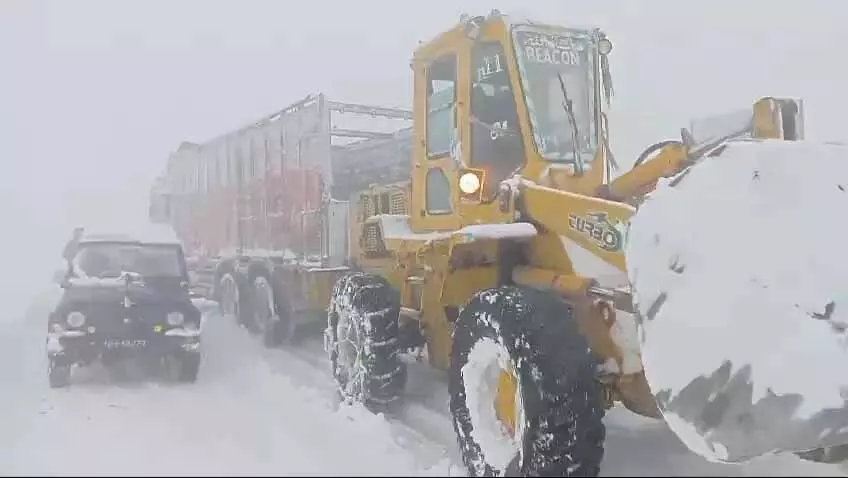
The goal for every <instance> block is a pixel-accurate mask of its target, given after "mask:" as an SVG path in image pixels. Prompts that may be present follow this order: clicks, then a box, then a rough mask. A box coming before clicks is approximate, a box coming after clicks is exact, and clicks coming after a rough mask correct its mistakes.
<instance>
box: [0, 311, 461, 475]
mask: <svg viewBox="0 0 848 478" xmlns="http://www.w3.org/2000/svg"><path fill="white" fill-rule="evenodd" d="M39 312H41V311H39ZM217 318H220V317H217ZM42 323H43V319H42V317H39V316H30V317H27V323H23V324H16V325H17V326H18V328H17V330H14V331H12V330H6V331H4V333H3V335H2V338H3V340H2V344H0V353H2V354H3V359H4V360H3V362H2V363H3V370H2V376H0V378H2V379H3V380H2V385H0V387H2V388H0V396H2V399H3V401H4V402H5V403H3V405H4V406H3V412H2V413H3V420H2V422H0V423H2V432H0V433H1V435H0V440H2V441H0V474H4V475H5V474H27V475H32V474H47V475H55V474H74V475H81V474H94V475H107V474H134V475H141V474H151V475H166V474H178V475H184V474H212V475H252V474H257V475H279V474H321V475H331V474H345V475H367V474H372V473H376V474H377V475H384V476H385V475H417V474H421V473H433V472H436V473H438V474H441V473H444V472H446V471H447V468H446V467H447V465H445V464H444V463H442V462H441V461H440V460H437V461H436V462H435V463H422V462H420V460H419V457H417V456H415V455H413V454H412V453H409V452H408V451H407V450H405V449H404V448H402V447H401V445H399V444H398V443H397V442H396V441H395V440H394V439H393V437H392V434H391V433H389V424H388V423H387V422H386V420H385V419H384V418H382V417H380V416H375V415H371V414H369V413H367V412H365V411H364V410H362V409H360V408H359V407H341V408H337V407H334V404H333V402H332V400H330V399H329V397H327V396H326V395H321V394H319V393H317V392H316V391H314V390H310V389H306V388H301V387H298V386H296V385H295V384H293V382H292V380H291V379H289V378H288V377H286V376H285V375H280V374H276V373H274V372H272V370H271V367H270V366H268V364H267V363H266V362H265V361H264V360H262V359H261V357H260V354H259V353H258V352H259V350H261V349H260V346H259V344H258V343H257V341H255V340H252V339H251V338H250V337H249V336H248V335H247V334H246V333H245V332H244V331H243V330H241V329H240V328H238V327H236V326H235V325H233V324H232V323H230V322H224V321H222V320H214V319H210V320H207V325H206V329H205V333H207V334H208V335H207V337H206V343H205V346H206V347H207V348H206V349H205V351H204V352H205V356H204V363H203V364H202V366H201V375H200V378H199V380H198V382H197V383H196V384H194V385H174V384H170V383H165V382H159V381H157V380H155V378H154V379H148V380H144V381H128V382H125V383H109V382H108V381H107V380H106V378H105V377H106V374H105V373H102V371H101V370H97V369H87V370H86V369H83V370H80V373H77V374H75V379H74V380H75V382H74V384H73V385H72V387H71V388H69V389H65V390H51V389H49V388H48V387H47V386H46V381H45V373H44V372H45V364H44V360H43V351H42V347H41V344H43V335H40V333H41V332H42V331H43V328H42V327H40V326H41V325H42ZM13 334H14V335H13ZM22 359H23V360H22ZM437 458H438V457H437ZM433 466H442V467H443V468H444V470H430V471H428V468H430V467H433Z"/></svg>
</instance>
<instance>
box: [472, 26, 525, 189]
mask: <svg viewBox="0 0 848 478" xmlns="http://www.w3.org/2000/svg"><path fill="white" fill-rule="evenodd" d="M472 59H473V60H472V61H473V63H472V67H473V68H474V71H472V75H471V81H472V84H471V116H472V118H471V121H472V125H471V162H472V164H473V165H474V166H475V167H479V168H482V169H485V170H486V173H487V177H488V179H487V181H486V183H487V185H488V186H490V187H495V186H496V185H497V183H498V182H500V181H502V180H504V179H506V178H508V177H509V176H510V175H511V173H512V172H513V171H514V170H516V169H517V168H519V167H520V166H521V165H522V164H523V163H524V141H523V139H522V136H521V131H520V129H519V127H518V110H517V108H516V104H515V95H514V94H513V89H512V84H511V83H510V80H509V73H508V70H507V61H506V56H505V55H504V48H503V45H502V44H501V43H500V42H482V43H478V44H477V45H476V46H475V47H474V51H473V53H472ZM487 189H488V188H487Z"/></svg>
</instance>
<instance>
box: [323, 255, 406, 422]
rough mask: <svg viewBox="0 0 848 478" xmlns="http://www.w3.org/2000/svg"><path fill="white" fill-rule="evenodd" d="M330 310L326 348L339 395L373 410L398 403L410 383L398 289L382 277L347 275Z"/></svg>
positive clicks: (335, 287)
mask: <svg viewBox="0 0 848 478" xmlns="http://www.w3.org/2000/svg"><path fill="white" fill-rule="evenodd" d="M327 312H328V313H327V329H326V330H325V348H326V350H327V353H328V355H329V358H330V366H331V367H332V372H333V377H334V379H335V381H336V385H337V386H338V388H339V394H340V395H341V398H342V399H343V400H345V401H347V402H359V403H362V404H364V405H365V406H366V407H368V408H369V409H371V410H372V411H384V410H385V409H386V407H389V406H391V405H392V404H395V403H397V402H398V401H399V400H400V399H401V397H402V396H403V391H404V387H405V386H406V364H405V363H404V362H403V361H401V359H400V356H399V352H400V341H399V340H398V331H399V330H398V316H399V313H400V302H399V298H398V294H397V292H396V291H395V290H394V289H392V287H391V286H390V285H389V283H388V282H387V281H386V280H385V279H384V278H382V277H380V276H377V275H373V274H367V273H361V272H356V273H352V274H348V275H345V276H343V277H341V278H340V279H339V280H338V281H337V282H336V284H335V285H334V286H333V292H332V296H331V298H330V305H329V307H328V311H327Z"/></svg>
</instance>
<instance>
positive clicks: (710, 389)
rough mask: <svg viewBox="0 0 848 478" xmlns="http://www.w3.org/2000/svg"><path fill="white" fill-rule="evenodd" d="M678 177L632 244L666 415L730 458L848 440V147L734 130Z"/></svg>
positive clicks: (646, 209)
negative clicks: (847, 221) (755, 138)
mask: <svg viewBox="0 0 848 478" xmlns="http://www.w3.org/2000/svg"><path fill="white" fill-rule="evenodd" d="M674 182H675V181H672V182H671V183H669V185H664V186H660V188H659V189H658V190H657V191H656V194H655V195H654V197H652V198H650V199H649V200H648V201H647V202H646V203H645V204H644V205H643V206H642V207H641V208H640V210H639V212H638V213H637V215H636V216H635V218H634V220H633V221H632V224H631V229H630V232H629V238H628V242H629V243H628V251H627V255H628V267H629V269H630V270H629V274H630V281H631V283H632V285H633V288H634V290H635V293H636V294H637V301H638V302H639V308H640V312H641V314H642V316H643V318H644V327H643V329H644V330H643V331H644V337H643V346H642V355H643V359H644V364H645V372H646V375H647V377H648V381H649V383H650V384H651V388H652V390H654V392H655V394H657V395H658V396H659V397H660V401H661V407H662V408H663V411H664V413H665V415H666V420H667V421H668V422H669V423H670V424H671V426H672V428H674V430H675V431H676V432H677V433H678V435H679V436H680V437H681V439H683V440H684V441H686V442H687V443H688V444H689V446H690V447H692V448H693V449H694V450H696V451H697V452H698V453H700V454H702V455H703V456H705V457H708V458H710V459H714V460H722V461H744V460H746V459H748V458H750V457H755V456H759V455H761V454H763V453H768V452H770V451H773V450H793V451H803V450H808V449H811V448H815V447H818V446H823V445H836V444H841V443H846V442H848V403H846V399H848V395H846V393H848V373H846V372H845V368H844V367H842V366H840V365H836V364H842V363H845V361H846V359H848V334H846V328H848V282H846V280H845V277H846V273H848V272H846V271H848V249H846V248H845V247H843V246H842V239H843V235H842V233H843V232H844V231H842V228H843V226H842V221H841V217H840V215H841V214H842V211H844V210H845V207H846V206H848V147H845V146H839V145H827V144H810V143H807V142H802V141H799V142H782V141H766V142H748V141H746V142H734V143H731V144H730V145H729V146H728V147H727V149H726V150H724V152H722V153H721V154H720V155H719V156H716V157H713V158H707V159H706V160H704V161H703V162H702V163H701V164H699V165H697V166H695V167H694V168H692V169H691V170H690V171H689V173H688V174H684V175H683V176H681V177H680V178H679V182H677V184H676V185H673V186H671V184H674ZM705 291H708V294H705ZM705 295H706V296H707V297H708V298H709V300H704V299H705Z"/></svg>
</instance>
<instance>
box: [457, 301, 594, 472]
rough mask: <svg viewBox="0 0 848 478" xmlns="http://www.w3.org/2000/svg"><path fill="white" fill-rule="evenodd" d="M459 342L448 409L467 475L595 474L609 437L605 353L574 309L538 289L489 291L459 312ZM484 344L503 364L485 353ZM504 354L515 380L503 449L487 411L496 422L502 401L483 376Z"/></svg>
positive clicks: (498, 365)
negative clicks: (600, 355)
mask: <svg viewBox="0 0 848 478" xmlns="http://www.w3.org/2000/svg"><path fill="white" fill-rule="evenodd" d="M453 340H454V342H453V349H452V351H451V367H450V376H449V392H450V412H451V419H452V421H453V426H454V431H455V432H456V436H457V441H458V443H459V448H460V451H461V453H462V458H463V462H464V463H465V466H466V467H467V469H468V473H469V476H505V475H507V474H509V475H519V476H598V474H599V472H600V465H601V461H602V459H603V456H604V439H605V438H606V429H605V426H604V423H603V421H602V419H603V416H604V407H603V404H602V389H601V385H600V382H599V381H598V380H597V372H596V370H597V365H598V364H599V361H598V360H597V359H596V358H595V357H593V356H592V354H591V352H590V350H589V346H588V343H587V342H586V340H585V339H584V338H583V336H582V335H580V333H579V332H578V329H577V325H576V323H575V321H574V320H573V318H572V311H571V309H570V307H568V306H567V305H566V304H565V303H564V302H562V301H560V300H559V299H557V298H556V297H554V296H552V295H550V294H547V293H544V292H539V291H535V290H531V289H525V288H519V287H512V286H504V287H498V288H494V289H488V290H483V291H480V292H478V293H476V294H475V295H474V296H473V297H472V298H471V299H470V300H469V302H468V304H467V305H466V306H465V308H464V309H463V310H462V312H461V313H460V314H459V317H458V318H457V321H456V327H455V329H454V334H453ZM486 347H488V348H489V350H490V351H491V353H490V355H495V351H497V357H498V358H499V360H501V362H497V361H493V362H487V361H486V359H484V358H482V357H483V355H481V352H480V350H483V349H485V348H486ZM483 353H484V354H485V353H486V352H483ZM469 359H471V360H469ZM503 361H506V363H507V366H508V367H510V368H511V369H512V370H513V371H514V375H515V383H516V385H515V395H514V397H515V404H516V405H515V407H514V409H515V414H514V415H513V417H514V419H515V422H514V423H513V430H515V432H513V434H512V436H511V437H509V440H510V441H509V442H501V444H503V443H507V445H506V447H505V448H504V447H503V445H498V444H497V443H495V442H493V441H492V438H491V437H492V436H494V435H492V434H491V433H492V430H497V428H490V427H492V426H493V425H492V424H491V423H490V421H487V420H486V417H488V418H489V419H491V420H497V419H496V418H495V411H494V410H495V405H494V404H493V403H492V402H490V401H488V400H487V398H491V396H490V397H486V395H485V394H486V392H485V391H486V390H487V389H490V388H487V387H485V386H484V385H482V384H483V382H484V380H481V379H480V378H481V377H490V376H491V375H490V374H491V373H492V372H493V371H494V373H495V374H498V373H500V372H499V370H498V369H499V368H500V369H501V370H502V369H503V363H504V362H503ZM484 364H494V365H495V367H494V370H493V369H492V368H489V367H485V366H484ZM475 371H477V372H482V373H477V374H475ZM466 382H467V383H466ZM481 398H483V399H482V400H481ZM485 407H489V408H488V409H486V408H485ZM475 423H476V424H477V425H478V428H479V430H475ZM495 423H498V422H497V421H496V422H495ZM494 426H497V425H494ZM519 450H521V451H520V452H519ZM487 451H488V452H489V455H490V456H487Z"/></svg>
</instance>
